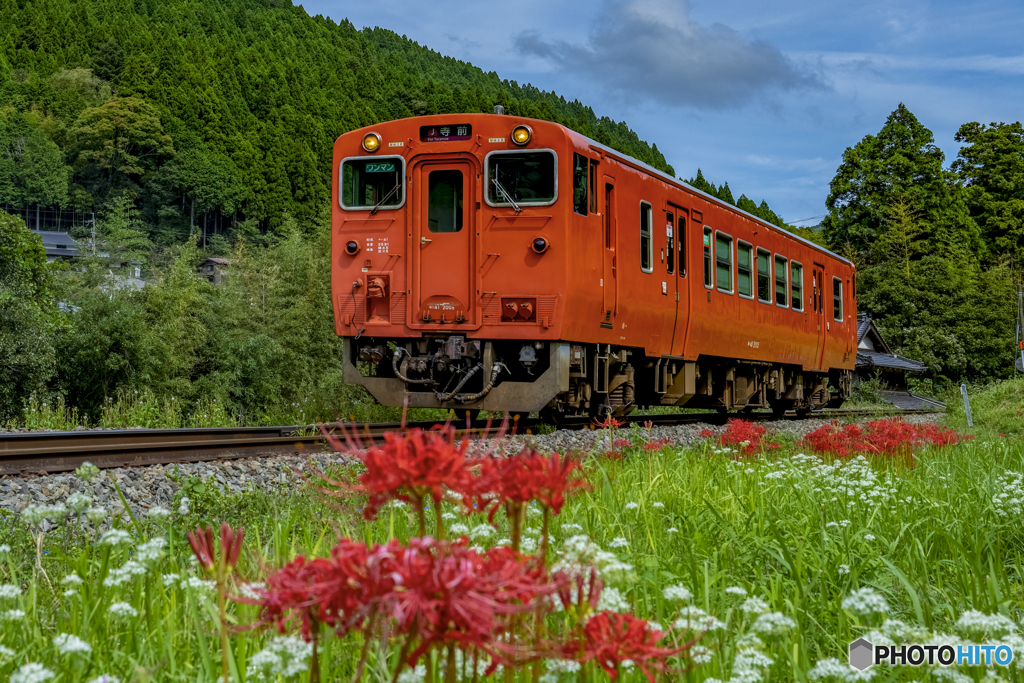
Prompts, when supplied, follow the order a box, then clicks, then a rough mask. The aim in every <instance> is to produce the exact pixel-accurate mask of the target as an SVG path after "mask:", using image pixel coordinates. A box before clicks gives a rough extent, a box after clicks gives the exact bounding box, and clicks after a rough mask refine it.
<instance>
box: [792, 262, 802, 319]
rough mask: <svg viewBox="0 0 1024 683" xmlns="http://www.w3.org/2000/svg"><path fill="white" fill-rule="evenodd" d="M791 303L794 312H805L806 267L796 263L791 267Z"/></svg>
mask: <svg viewBox="0 0 1024 683" xmlns="http://www.w3.org/2000/svg"><path fill="white" fill-rule="evenodd" d="M789 273H790V275H789V291H790V294H791V296H790V301H791V303H792V304H793V310H794V311H802V310H804V267H803V266H802V265H800V264H799V263H797V262H796V261H794V262H793V263H792V264H790V266H789Z"/></svg>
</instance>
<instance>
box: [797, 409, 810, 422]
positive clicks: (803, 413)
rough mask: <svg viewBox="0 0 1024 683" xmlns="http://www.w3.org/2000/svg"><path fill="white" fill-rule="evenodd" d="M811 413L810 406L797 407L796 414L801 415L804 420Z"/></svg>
mask: <svg viewBox="0 0 1024 683" xmlns="http://www.w3.org/2000/svg"><path fill="white" fill-rule="evenodd" d="M810 414H811V409H810V408H797V411H796V416H797V417H799V418H800V419H801V420H803V419H804V418H806V417H807V416H808V415H810Z"/></svg>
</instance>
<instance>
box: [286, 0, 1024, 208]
mask: <svg viewBox="0 0 1024 683" xmlns="http://www.w3.org/2000/svg"><path fill="white" fill-rule="evenodd" d="M303 6H304V7H305V9H306V11H308V12H309V13H311V14H323V15H325V16H328V17H330V18H332V19H334V20H335V21H340V20H342V19H344V18H347V19H349V21H351V22H352V23H353V24H354V25H355V26H356V27H363V26H380V27H381V28H387V29H390V30H392V31H395V32H396V33H398V34H401V35H406V36H407V37H409V38H410V39H412V40H415V41H416V42H418V43H420V44H421V45H426V46H427V47H430V48H431V49H433V50H436V51H438V52H440V53H443V54H446V55H449V56H452V57H455V58H457V59H461V60H464V61H468V62H471V63H472V64H474V65H475V66H478V67H480V68H482V69H483V70H484V71H494V72H496V73H498V75H499V76H501V77H502V78H507V79H511V80H515V81H518V82H519V83H521V84H525V83H532V84H533V85H534V86H536V87H538V88H540V89H542V90H549V91H550V90H553V91H555V92H557V93H558V94H559V95H562V96H563V97H565V98H566V99H569V100H573V99H579V100H580V101H581V102H583V103H585V104H587V105H589V106H591V107H592V108H593V109H594V111H595V112H596V113H597V114H598V115H599V116H609V117H611V118H613V119H616V120H625V121H626V122H627V123H628V124H629V126H630V127H631V128H633V130H635V131H636V132H637V133H638V134H639V136H640V138H641V139H643V140H646V141H648V142H651V143H656V144H657V145H658V149H659V150H661V152H662V153H663V154H664V155H665V158H666V159H667V160H668V162H669V163H670V164H672V166H673V167H674V168H675V171H676V175H677V176H680V177H682V178H691V177H693V176H694V175H696V173H697V168H698V167H699V168H700V169H701V170H702V171H703V173H704V177H705V178H707V179H708V180H709V181H711V182H713V183H715V184H721V183H723V182H725V181H728V182H729V187H730V189H731V190H732V192H733V195H734V196H735V197H737V198H738V197H739V196H740V194H741V193H742V194H746V195H747V196H748V197H749V198H751V199H753V200H754V201H755V202H758V203H760V201H761V200H762V199H765V200H767V201H768V204H769V205H770V206H771V207H772V209H773V210H774V211H775V212H776V213H778V214H779V215H780V216H782V217H783V218H784V219H785V220H786V221H788V222H791V223H794V222H795V223H799V224H801V225H812V224H815V223H818V222H819V221H820V219H821V217H822V215H823V214H824V213H825V212H826V208H825V199H826V197H827V196H828V186H829V182H830V181H831V179H832V177H833V176H834V175H835V172H836V169H837V168H838V166H839V164H840V163H841V160H842V155H843V151H844V150H845V149H846V148H847V147H850V146H852V145H854V144H856V143H857V142H858V141H859V140H861V139H862V138H863V137H864V136H865V135H871V134H875V133H877V132H878V131H879V129H880V128H881V127H882V125H884V123H885V119H886V117H887V116H888V115H889V114H890V113H891V112H892V111H893V110H894V109H895V108H896V106H897V105H898V104H899V103H900V102H903V103H904V104H906V106H907V107H908V108H909V109H910V111H912V112H913V113H914V114H915V115H916V116H917V118H918V119H919V120H920V121H921V122H922V123H923V124H924V125H925V126H926V127H928V128H929V129H930V130H931V131H932V132H933V133H934V134H935V141H936V144H938V146H939V147H940V148H941V149H942V150H943V151H944V152H945V154H946V165H947V166H948V165H949V164H950V163H951V162H952V161H953V160H954V159H955V158H956V155H957V153H958V151H959V144H958V143H957V142H956V141H955V139H954V136H955V135H956V131H957V129H958V128H959V127H960V125H961V124H963V123H966V122H969V121H981V122H983V123H991V122H998V121H1005V122H1011V121H1019V120H1021V119H1022V118H1024V116H1022V107H1024V38H1022V37H1024V2H1021V0H983V1H979V2H970V1H969V0H944V1H942V2H938V1H934V2H929V1H926V0H887V1H881V0H861V1H860V2H850V1H849V0H847V1H844V2H834V1H832V0H817V1H814V2H812V1H810V0H804V1H798V0H777V1H775V2H771V1H767V2H766V1H765V0H689V1H688V0H607V1H603V0H592V1H590V2H581V1H576V2H569V1H565V0H490V1H489V2H487V3H472V2H467V0H433V1H432V2H429V3H423V2H413V1H412V0H374V1H373V2H364V3H355V2H340V1H338V0H307V1H306V2H304V3H303Z"/></svg>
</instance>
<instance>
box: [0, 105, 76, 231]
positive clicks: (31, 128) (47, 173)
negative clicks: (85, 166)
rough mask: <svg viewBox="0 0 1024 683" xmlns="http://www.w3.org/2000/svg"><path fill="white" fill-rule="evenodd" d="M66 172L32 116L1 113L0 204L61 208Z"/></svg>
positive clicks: (65, 196)
mask: <svg viewBox="0 0 1024 683" xmlns="http://www.w3.org/2000/svg"><path fill="white" fill-rule="evenodd" d="M69 171H70V168H69V167H68V166H66V165H65V164H64V159H63V158H62V155H61V152H60V149H59V148H58V147H57V145H56V144H54V142H53V141H52V140H51V139H50V138H49V136H47V134H46V133H45V132H44V131H43V129H42V128H41V127H40V126H39V124H38V123H37V122H36V121H35V120H34V117H32V116H29V115H25V114H22V113H20V112H16V111H13V110H11V109H3V110H0V201H2V202H3V203H5V204H12V205H14V206H18V207H28V206H32V205H36V206H39V205H42V206H64V205H65V204H67V202H68V174H69ZM37 227H38V226H37Z"/></svg>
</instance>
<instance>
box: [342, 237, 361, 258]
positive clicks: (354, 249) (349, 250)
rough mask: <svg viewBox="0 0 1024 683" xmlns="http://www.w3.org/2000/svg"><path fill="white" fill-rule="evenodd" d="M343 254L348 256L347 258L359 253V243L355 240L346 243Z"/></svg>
mask: <svg viewBox="0 0 1024 683" xmlns="http://www.w3.org/2000/svg"><path fill="white" fill-rule="evenodd" d="M345 253H346V254H348V255H349V256H355V255H356V254H358V253H359V242H356V241H355V240H352V241H349V242H346V243H345Z"/></svg>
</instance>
